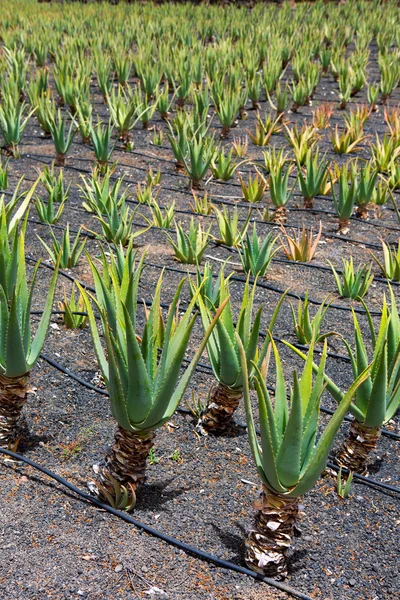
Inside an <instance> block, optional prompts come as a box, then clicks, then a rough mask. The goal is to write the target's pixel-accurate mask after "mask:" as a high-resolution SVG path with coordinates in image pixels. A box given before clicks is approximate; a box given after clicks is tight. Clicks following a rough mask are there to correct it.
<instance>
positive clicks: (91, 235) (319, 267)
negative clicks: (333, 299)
mask: <svg viewBox="0 0 400 600" xmlns="http://www.w3.org/2000/svg"><path fill="white" fill-rule="evenodd" d="M128 202H130V203H132V204H135V205H137V206H140V205H141V204H140V203H139V202H137V201H133V200H128ZM159 206H160V209H161V210H164V209H165V208H166V207H165V206H163V205H159ZM69 208H70V210H75V211H78V212H85V211H81V210H80V209H79V208H78V207H76V206H73V207H72V206H70V207H69ZM176 212H179V213H183V214H188V215H192V216H193V213H192V212H190V211H187V210H179V209H177V210H176ZM204 216H205V217H206V218H212V219H216V217H215V215H204ZM251 222H252V223H262V224H264V225H273V226H274V224H271V223H267V222H265V221H260V220H257V219H252V220H251ZM28 223H34V224H35V225H42V226H44V227H45V226H48V223H43V222H42V221H39V220H37V219H28ZM132 225H136V226H137V227H147V224H146V223H138V222H133V223H132ZM275 226H276V225H275ZM52 227H54V228H57V229H60V230H61V231H65V230H66V228H65V227H64V226H62V225H52ZM289 227H290V228H296V229H300V227H299V226H297V227H294V226H293V227H292V226H291V225H290V226H289ZM151 228H152V229H156V230H158V231H163V232H165V233H175V230H174V229H167V228H166V227H158V226H157V225H152V226H151ZM70 233H75V234H78V230H76V229H70ZM80 233H81V235H82V236H84V237H87V238H89V239H93V240H99V238H100V234H99V235H97V234H94V233H91V232H90V231H88V230H86V229H82V230H81V231H80ZM324 237H327V238H330V237H331V235H326V234H324ZM338 237H339V239H343V238H342V237H340V236H338ZM347 241H349V242H350V240H347ZM212 242H213V243H214V245H215V246H217V247H221V248H226V249H227V250H229V251H230V252H238V251H237V249H236V248H230V247H229V246H225V245H224V244H220V243H218V242H215V241H212ZM359 244H362V242H359ZM371 246H372V247H374V248H375V247H377V248H381V247H380V246H379V245H378V244H371ZM273 260H274V262H279V263H282V264H286V265H288V266H291V267H298V266H300V267H305V268H307V269H317V270H320V271H326V272H330V273H331V272H332V269H331V267H328V266H326V265H320V264H314V263H311V262H301V261H293V260H288V259H284V258H274V259H273ZM336 272H337V273H338V274H339V275H341V274H342V273H343V270H342V269H340V268H336ZM374 281H376V282H379V283H384V284H387V283H390V285H393V286H400V282H399V281H391V280H389V279H386V278H385V277H380V276H375V277H374Z"/></svg>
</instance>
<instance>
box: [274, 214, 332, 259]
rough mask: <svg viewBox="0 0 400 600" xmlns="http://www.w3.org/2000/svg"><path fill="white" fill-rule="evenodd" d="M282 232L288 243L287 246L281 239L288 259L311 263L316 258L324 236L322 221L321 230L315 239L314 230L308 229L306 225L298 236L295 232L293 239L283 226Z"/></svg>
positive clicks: (320, 223)
mask: <svg viewBox="0 0 400 600" xmlns="http://www.w3.org/2000/svg"><path fill="white" fill-rule="evenodd" d="M281 231H282V234H283V236H284V238H285V240H286V242H287V246H286V245H285V244H284V243H283V240H282V238H281V248H282V250H283V251H284V253H285V256H286V258H288V259H289V260H293V261H299V262H310V261H311V260H312V259H313V258H314V256H315V254H316V252H317V247H318V244H319V241H320V239H321V235H322V222H321V221H320V222H319V229H318V233H317V234H316V236H315V238H314V231H313V229H312V228H310V229H307V227H306V226H305V224H304V223H303V227H302V228H301V230H299V231H298V233H297V234H296V233H295V232H294V235H293V237H292V236H290V235H289V234H288V233H287V231H286V229H285V228H284V227H283V225H282V226H281Z"/></svg>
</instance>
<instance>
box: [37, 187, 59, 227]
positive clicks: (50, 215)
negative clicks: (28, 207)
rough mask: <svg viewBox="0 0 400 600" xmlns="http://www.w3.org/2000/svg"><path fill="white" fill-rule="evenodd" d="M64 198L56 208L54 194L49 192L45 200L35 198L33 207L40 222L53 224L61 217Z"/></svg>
mask: <svg viewBox="0 0 400 600" xmlns="http://www.w3.org/2000/svg"><path fill="white" fill-rule="evenodd" d="M66 201H67V200H66V198H65V199H64V200H63V201H62V202H61V204H59V205H58V207H57V208H56V207H55V206H54V195H53V194H50V195H49V197H48V198H47V202H45V201H44V200H42V199H41V198H39V197H38V198H36V202H35V208H36V212H37V215H38V217H39V219H40V221H41V222H42V223H47V224H49V225H55V224H56V223H58V221H59V220H60V219H61V216H62V214H63V212H64V208H65V203H66Z"/></svg>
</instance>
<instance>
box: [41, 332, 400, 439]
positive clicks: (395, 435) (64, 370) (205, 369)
mask: <svg viewBox="0 0 400 600" xmlns="http://www.w3.org/2000/svg"><path fill="white" fill-rule="evenodd" d="M278 341H279V340H278ZM40 358H41V359H42V360H44V361H45V362H47V363H48V364H49V365H51V366H52V367H54V368H55V369H57V370H58V371H60V372H61V373H63V374H64V375H67V376H68V377H71V379H73V380H74V381H76V382H77V383H79V384H80V385H83V386H84V387H87V388H88V389H90V390H92V391H94V392H97V393H98V394H101V395H102V396H106V397H107V398H109V396H110V394H109V393H108V392H107V390H104V389H102V388H99V387H97V386H95V385H93V384H92V383H90V382H89V381H86V380H85V379H82V377H79V375H76V373H74V372H73V371H70V369H67V368H66V367H63V366H62V365H60V363H58V362H57V361H55V360H54V359H53V358H50V356H47V354H43V353H41V354H40ZM183 362H184V363H185V364H189V362H190V361H189V359H184V361H183ZM197 370H201V372H203V373H207V374H208V373H211V372H212V368H211V366H210V365H206V364H204V363H197ZM267 388H268V390H269V391H271V392H273V393H275V388H274V387H273V386H271V385H268V386H267ZM177 410H178V412H181V413H183V414H189V413H190V411H188V410H186V409H184V408H180V407H178V409H177ZM321 412H324V413H326V414H328V415H333V414H334V411H333V410H331V409H330V408H327V407H325V406H321ZM344 420H345V421H348V422H349V423H351V422H352V421H353V417H349V416H345V417H344ZM238 425H239V426H240V427H244V428H246V427H247V425H243V424H240V423H238ZM381 433H382V435H384V436H385V437H389V438H391V439H394V440H400V434H399V433H396V432H394V431H390V429H381Z"/></svg>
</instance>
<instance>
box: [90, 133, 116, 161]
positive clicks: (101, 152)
mask: <svg viewBox="0 0 400 600" xmlns="http://www.w3.org/2000/svg"><path fill="white" fill-rule="evenodd" d="M112 132H113V129H112V126H111V122H110V121H109V122H108V123H107V124H106V125H105V126H104V127H103V126H102V124H101V122H99V123H97V125H96V126H95V127H93V126H92V127H91V128H90V139H91V141H92V144H93V151H94V155H95V158H96V161H97V164H98V165H99V168H100V169H101V170H102V171H104V170H105V169H106V167H107V165H108V162H109V160H110V159H111V156H112V153H113V152H114V148H115V146H116V142H115V143H114V144H113V145H111V135H112Z"/></svg>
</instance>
